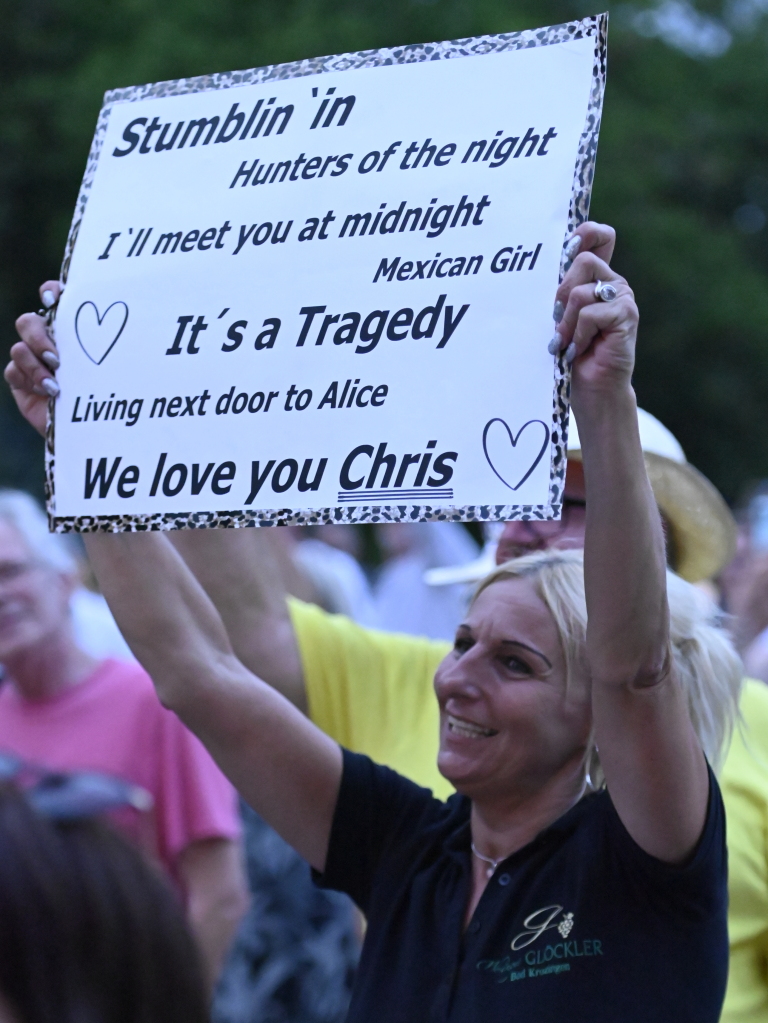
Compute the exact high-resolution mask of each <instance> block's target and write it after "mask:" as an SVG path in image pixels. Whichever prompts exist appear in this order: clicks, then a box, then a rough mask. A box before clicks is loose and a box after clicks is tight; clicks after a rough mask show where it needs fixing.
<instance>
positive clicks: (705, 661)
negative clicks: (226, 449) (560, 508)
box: [6, 225, 740, 1023]
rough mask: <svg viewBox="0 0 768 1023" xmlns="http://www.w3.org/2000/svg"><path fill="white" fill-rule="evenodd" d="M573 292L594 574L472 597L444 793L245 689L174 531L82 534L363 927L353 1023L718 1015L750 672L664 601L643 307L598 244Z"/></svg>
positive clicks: (493, 587)
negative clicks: (643, 396)
mask: <svg viewBox="0 0 768 1023" xmlns="http://www.w3.org/2000/svg"><path fill="white" fill-rule="evenodd" d="M592 230H593V226H592V225H584V226H583V227H582V228H581V229H580V231H581V233H582V236H585V235H588V234H589V232H590V231H592ZM600 282H602V285H601V284H600ZM605 282H610V284H611V285H612V287H611V288H610V289H607V288H605V286H604V285H605ZM556 297H557V300H558V302H561V303H562V304H563V307H564V310H565V312H564V316H563V318H562V321H561V322H560V325H559V327H558V331H557V333H556V336H555V339H554V343H553V346H552V347H553V348H560V349H561V350H563V351H564V352H565V353H566V358H567V359H568V361H570V362H572V364H573V389H572V395H573V405H574V410H575V414H576V417H577V420H578V424H579V432H580V436H581V442H582V456H583V464H584V471H585V478H586V485H587V489H588V493H589V503H588V506H587V513H586V514H587V523H586V542H585V552H584V556H583V570H582V563H581V561H580V558H579V555H577V554H574V553H570V554H567V553H566V554H564V553H557V552H552V553H545V554H540V555H535V556H530V557H528V558H525V559H521V560H520V561H518V562H515V563H511V564H509V565H507V566H504V567H503V568H502V569H501V570H500V571H499V572H497V573H495V574H494V575H493V576H491V577H490V578H489V579H488V580H487V581H486V583H485V585H483V586H482V587H481V589H480V591H479V593H478V595H477V597H476V599H475V601H474V603H473V604H472V607H471V608H470V610H469V613H468V615H467V618H466V621H465V623H464V624H462V626H461V627H460V628H459V630H458V635H457V637H456V643H455V647H454V649H453V651H452V652H451V653H449V654H448V656H447V657H446V658H445V660H444V661H443V662H442V664H441V665H440V667H439V668H438V671H437V674H436V676H435V692H436V697H437V700H438V704H439V707H440V752H439V767H440V771H441V772H442V774H443V775H444V776H445V777H446V778H447V779H448V780H449V781H450V782H451V783H452V784H453V785H454V786H455V787H456V789H457V795H455V796H453V797H451V798H450V799H449V800H448V802H447V803H443V802H441V801H439V800H436V799H434V798H433V797H432V795H431V793H430V792H428V791H427V790H424V789H421V788H419V787H418V786H416V785H414V784H413V783H412V782H409V781H407V780H406V779H404V778H402V777H401V776H399V775H397V774H396V773H394V772H392V771H390V770H388V769H387V768H384V767H379V766H377V765H376V764H374V763H373V762H372V761H370V760H369V759H368V758H366V757H363V756H360V755H356V754H354V753H350V752H348V751H344V750H342V749H340V748H339V746H338V745H337V744H335V743H334V742H333V741H332V740H331V739H330V738H328V737H327V736H326V735H324V734H323V733H322V732H320V731H319V730H318V729H317V728H316V727H315V726H314V725H313V724H312V723H311V722H309V721H308V720H307V719H306V718H305V717H304V716H303V715H302V714H300V713H299V712H298V711H297V710H296V709H295V708H294V707H292V706H291V705H290V704H289V703H288V702H287V701H286V700H285V699H283V697H281V696H280V695H279V694H277V693H276V692H275V691H274V690H272V689H270V688H269V686H267V685H266V684H264V683H263V682H261V681H260V680H259V679H257V678H256V677H254V676H253V675H252V674H250V673H249V672H248V671H247V670H246V669H245V668H244V667H243V665H242V664H241V663H240V662H239V661H238V660H237V659H236V658H235V656H234V654H233V653H232V650H231V647H230V645H229V641H228V639H227V635H226V632H225V630H224V627H223V625H222V623H221V620H220V618H219V616H218V614H217V613H216V611H215V610H214V608H213V605H212V604H211V603H210V602H209V600H208V598H207V597H206V596H205V594H204V593H203V591H202V589H201V588H200V586H199V585H198V583H197V582H196V580H195V578H194V577H193V576H192V575H191V573H190V572H189V570H188V569H187V567H186V565H185V564H184V562H183V561H182V559H181V558H180V556H179V555H178V554H177V553H176V551H175V550H174V549H173V548H172V546H171V545H170V543H169V542H168V541H167V539H166V538H165V537H163V536H162V535H160V534H151V535H147V534H141V535H120V536H91V537H88V538H87V540H88V548H89V554H90V556H91V558H92V561H93V564H94V567H95V570H96V573H97V575H98V577H99V580H100V583H101V585H102V588H103V590H104V593H105V595H106V596H107V599H108V600H109V602H110V605H111V607H112V610H113V613H114V614H115V617H116V619H117V621H118V623H119V625H120V627H121V630H122V631H123V634H124V635H125V637H126V639H127V640H128V642H129V644H130V645H131V647H132V649H133V651H134V653H135V654H136V656H137V657H138V659H139V660H140V661H141V662H142V663H143V664H144V666H145V667H146V668H147V670H148V671H149V673H150V674H151V675H152V677H153V679H154V680H155V683H156V685H157V688H158V692H159V694H160V697H161V699H162V700H163V702H164V703H165V704H166V705H168V706H170V707H172V708H173V709H174V710H175V711H176V712H177V713H178V714H179V716H180V717H181V718H182V720H184V722H185V723H186V724H187V725H188V726H189V727H190V728H192V729H193V730H194V731H195V732H197V734H198V735H199V736H200V738H201V739H202V740H203V742H205V743H206V745H207V746H208V748H209V750H210V751H211V753H212V754H213V756H214V757H215V758H216V759H217V761H218V763H219V764H220V765H221V767H222V768H223V770H224V771H225V772H226V773H227V774H228V775H229V777H230V778H231V780H232V781H233V782H234V783H235V784H236V785H237V786H238V788H239V789H240V791H241V792H242V793H243V795H244V796H245V798H246V799H247V800H248V801H249V802H250V803H251V804H252V805H253V806H254V807H255V809H256V810H257V811H258V812H259V813H260V814H262V816H263V817H264V818H265V819H266V820H267V821H269V822H270V823H271V824H272V825H273V826H274V827H275V828H276V829H277V830H278V831H279V832H280V833H281V834H282V835H283V836H284V837H285V838H286V839H287V840H288V841H289V842H290V843H291V844H292V845H294V847H295V848H296V849H297V850H298V851H299V852H300V853H301V854H302V855H303V856H304V857H305V858H306V859H307V861H308V862H309V863H310V864H311V865H312V866H313V867H314V868H315V870H316V871H317V872H318V875H319V881H320V883H321V884H324V885H327V886H329V887H334V888H338V889H340V890H343V891H346V892H348V893H349V894H351V895H352V896H353V898H354V899H355V900H356V901H357V903H358V905H359V906H360V907H361V909H362V910H363V911H364V912H365V914H366V916H367V918H368V930H367V934H366V940H365V946H364V949H363V955H362V960H361V964H360V969H359V973H358V977H357V981H356V986H355V990H354V994H353V1000H352V1006H351V1009H350V1014H349V1020H350V1021H354V1023H379V1021H380V1023H385V1021H386V1023H396V1021H402V1023H413V1021H416V1020H434V1021H449V1020H450V1021H453V1020H455V1021H461V1023H475V1021H477V1023H481V1021H482V1023H495V1021H501V1020H503V1021H505V1023H509V1021H519V1023H532V1021H535V1023H549V1021H552V1023H554V1021H558V1023H559V1021H561V1020H572V1021H584V1023H587V1021H589V1023H616V1021H619V1020H620V1021H621V1023H635V1021H636V1023H649V1021H651V1020H665V1021H666V1020H675V1023H687V1021H690V1023H715V1021H716V1020H717V1019H718V1017H719V1013H720V1006H721V1003H722V997H723V993H724V990H725V980H726V972H727V955H728V949H727V934H726V855H725V825H724V815H723V808H722V802H721V799H720V794H719V790H718V787H717V782H716V781H715V779H714V775H713V774H712V772H711V770H710V769H709V768H708V765H707V757H708V758H709V759H710V761H712V762H716V761H717V758H718V756H719V752H720V747H721V745H722V740H723V737H724V736H725V734H726V733H727V732H728V728H729V721H730V719H731V717H732V715H733V711H734V707H735V702H736V698H737V695H738V687H739V677H740V671H739V664H738V661H737V659H736V657H735V655H734V654H733V652H732V650H731V649H730V647H729V646H728V644H727V641H726V640H725V638H724V637H723V635H722V634H721V633H720V632H719V631H718V629H717V628H716V627H715V626H714V625H713V624H711V622H710V621H709V620H708V613H707V611H706V609H703V608H702V607H701V605H700V604H699V603H698V600H699V598H698V597H697V595H696V594H694V593H693V592H692V591H690V590H689V589H688V588H687V587H686V586H685V584H683V583H681V582H680V581H678V580H674V582H673V583H672V584H671V585H670V589H669V597H668V593H667V585H668V584H667V574H666V569H665V555H664V540H663V535H662V529H661V525H660V520H659V516H658V512H657V509H656V505H655V502H654V499H653V495H652V492H651V489H650V486H649V483H648V479H647V476H646V473H645V467H644V463H643V456H642V451H641V448H640V442H639V437H638V430H637V410H636V403H635V397H634V393H633V391H632V387H631V375H632V369H633V365H634V351H635V339H636V331H637V309H636V306H635V303H634V299H633V296H632V292H631V291H630V289H629V287H628V285H627V284H626V282H625V281H624V280H623V279H622V278H620V277H618V276H617V275H616V274H615V273H614V272H613V271H612V270H611V269H610V267H609V266H608V265H607V264H606V263H605V262H604V261H603V260H602V259H600V257H599V255H598V254H596V253H594V252H584V253H583V254H582V255H579V256H577V258H576V259H575V261H574V263H573V266H572V267H571V269H570V270H569V272H568V274H567V276H566V278H565V279H564V281H563V283H562V285H561V286H560V288H559V290H558V294H557V296H556ZM33 328H34V329H33ZM19 329H20V332H21V334H22V338H23V340H22V342H21V343H20V345H19V346H16V348H15V349H14V350H13V357H14V363H13V366H12V367H11V368H10V369H9V370H8V371H7V373H6V375H7V377H8V379H9V382H10V383H11V385H12V387H13V388H14V390H15V391H16V392H17V398H18V400H19V404H20V407H22V409H24V410H25V411H26V413H27V415H28V417H29V418H30V419H31V420H33V419H34V418H35V416H37V418H39V408H40V405H39V404H36V402H37V401H38V399H37V398H36V395H37V393H38V390H40V389H42V390H45V389H44V388H41V385H40V380H41V379H42V374H43V373H44V372H45V371H44V368H43V367H44V363H43V362H42V361H41V356H42V354H43V351H44V350H45V343H43V344H41V342H40V335H39V324H38V325H37V326H35V324H34V321H33V320H31V319H30V320H29V321H26V322H25V323H21V324H20V327H19ZM36 389H37V390H36ZM670 600H671V603H672V607H673V610H672V615H671V618H670ZM402 727H403V729H407V728H408V727H409V722H408V720H406V719H404V720H403V722H402ZM602 778H604V779H605V786H603V785H602V783H601V779H602Z"/></svg>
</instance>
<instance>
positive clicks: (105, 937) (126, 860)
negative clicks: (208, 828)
mask: <svg viewBox="0 0 768 1023" xmlns="http://www.w3.org/2000/svg"><path fill="white" fill-rule="evenodd" d="M0 996H2V997H3V998H4V999H5V1000H6V1001H7V1003H8V1005H9V1007H10V1008H11V1010H12V1011H13V1012H14V1013H16V1014H17V1015H18V1017H19V1021H20V1023H205V1021H206V1020H207V1018H208V1016H207V1006H206V995H205V988H204V982H203V978H202V970H201V965H200V961H199V954H198V951H197V948H196V946H195V944H194V941H193V939H192V937H191V935H190V933H189V931H188V929H187V926H186V923H185V920H184V915H183V912H182V909H181V906H180V904H179V901H178V899H177V898H176V896H175V894H174V893H173V892H172V891H171V889H170V888H169V886H168V884H167V883H166V882H165V880H164V879H163V877H162V876H161V875H160V873H159V871H157V872H156V871H154V870H153V869H152V867H151V866H150V865H149V864H148V863H147V862H146V861H145V860H144V858H143V857H142V855H141V854H140V853H139V852H138V851H137V850H135V849H134V848H133V847H131V846H130V845H128V844H127V843H126V842H125V841H124V840H123V839H122V838H121V837H120V836H119V835H117V834H116V833H115V832H114V831H113V830H112V828H111V827H109V825H107V824H106V823H104V822H103V821H99V820H94V819H85V820H83V819H80V820H69V821H56V822H54V821H52V820H49V819H46V818H45V817H43V816H42V815H39V814H38V813H36V812H35V811H34V810H33V809H32V808H31V806H30V805H29V803H28V802H27V800H26V799H25V797H24V796H23V795H22V794H21V793H20V792H18V791H17V790H16V789H15V788H14V787H12V786H10V785H8V784H3V785H0Z"/></svg>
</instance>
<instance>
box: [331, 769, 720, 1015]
mask: <svg viewBox="0 0 768 1023" xmlns="http://www.w3.org/2000/svg"><path fill="white" fill-rule="evenodd" d="M469 817H470V801H469V800H468V799H466V798H465V797H463V796H460V795H455V796H452V797H451V798H450V799H449V800H448V802H447V803H443V802H441V801H440V800H438V799H435V798H434V797H433V796H432V793H431V792H429V791H428V790H427V789H422V788H420V787H419V786H418V785H415V784H414V783H413V782H411V781H408V780H407V779H406V778H403V777H402V776H400V775H398V774H396V773H395V772H394V771H391V770H389V769H388V768H386V767H381V766H379V765H377V764H374V763H373V762H372V761H371V760H369V759H368V758H367V757H364V756H360V755H359V754H355V753H349V752H348V751H344V773H343V778H342V783H341V790H340V793H339V799H338V803H337V806H336V812H335V815H334V821H333V827H332V831H331V839H330V847H329V851H328V860H327V863H326V869H325V873H324V874H323V875H322V877H316V880H317V881H318V883H319V884H321V885H322V886H324V887H327V888H335V889H337V890H339V891H343V892H347V894H349V895H351V896H352V898H353V899H354V900H355V902H356V903H357V905H358V906H359V907H360V909H361V910H362V911H363V913H364V914H365V915H366V917H367V920H368V929H367V933H366V937H365V944H364V946H363V952H362V957H361V960H360V966H359V969H358V974H357V978H356V981H355V987H354V990H353V994H352V1004H351V1007H350V1011H349V1015H348V1017H347V1023H444V1021H445V1023H496V1021H502V1020H503V1021H504V1023H656V1021H658V1023H717V1020H718V1019H719V1017H720V1008H721V1005H722V1001H723V997H724V994H725V984H726V977H727V972H728V936H727V929H726V909H727V894H726V880H727V876H726V875H727V859H726V849H725V812H724V809H723V804H722V800H721V798H720V791H719V789H718V786H717V782H716V781H715V778H714V776H713V775H712V774H711V772H710V798H709V807H708V811H707V820H706V824H705V827H704V831H703V834H702V836H701V839H700V841H699V843H698V846H697V848H696V850H695V851H694V853H693V854H692V856H691V857H690V858H689V860H688V861H687V862H686V863H685V864H683V865H681V866H673V865H670V864H667V863H663V862H662V861H660V860H657V859H655V858H654V857H652V856H649V855H648V854H647V853H646V852H644V851H643V850H642V849H641V848H640V847H639V846H638V845H637V844H636V843H635V842H634V841H633V839H632V838H631V837H630V836H629V834H628V833H627V831H626V829H625V828H624V825H623V824H622V823H621V820H620V819H619V816H618V814H617V813H616V811H615V809H614V807H613V804H612V802H611V798H610V796H609V794H608V792H607V791H606V790H603V791H601V792H597V793H593V794H591V795H588V796H584V797H583V798H582V799H581V800H580V801H579V802H578V803H577V804H576V805H575V806H574V807H572V808H571V809H570V810H569V811H568V812H567V813H565V814H564V815H563V816H562V817H560V818H559V819H558V820H557V821H555V822H554V824H552V825H551V826H550V827H548V828H546V829H545V830H544V831H542V832H541V833H540V834H539V835H538V836H537V837H536V838H535V839H534V840H533V841H532V842H530V843H529V844H528V845H526V846H525V847H524V848H522V849H520V850H518V851H517V852H516V853H514V854H513V855H512V856H510V857H509V858H508V859H506V860H504V861H503V862H502V863H501V864H500V865H499V867H498V868H497V870H496V872H495V874H494V875H493V877H492V878H491V880H490V881H489V883H488V886H487V888H486V889H485V891H484V893H483V896H482V898H481V899H480V902H479V904H478V906H477V909H476V910H475V913H474V916H473V917H472V920H471V921H470V923H469V926H468V927H467V929H466V930H463V918H464V913H465V909H466V906H467V902H468V899H469V892H470V882H471V851H470V841H471V838H470V827H469Z"/></svg>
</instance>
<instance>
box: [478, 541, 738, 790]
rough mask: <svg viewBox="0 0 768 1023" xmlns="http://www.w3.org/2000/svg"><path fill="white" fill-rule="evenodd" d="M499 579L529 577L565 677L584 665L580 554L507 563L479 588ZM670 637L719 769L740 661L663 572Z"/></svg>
mask: <svg viewBox="0 0 768 1023" xmlns="http://www.w3.org/2000/svg"><path fill="white" fill-rule="evenodd" d="M504 579H530V580H531V582H532V584H533V587H534V590H535V591H536V593H537V595H538V596H539V597H540V598H541V600H542V601H543V602H544V603H545V604H546V606H547V607H548V608H549V611H550V613H551V614H552V617H553V619H554V621H555V625H556V627H557V631H558V633H559V636H560V642H561V644H562V647H563V652H564V654H565V663H566V671H567V676H568V679H569V680H570V678H571V677H572V675H573V672H574V669H575V667H576V665H577V664H578V663H581V664H583V663H584V644H585V641H586V635H587V603H586V598H585V595H584V552H583V551H581V550H564V551H557V550H549V551H541V552H536V553H534V554H527V555H525V556H524V557H522V558H516V559H515V560H514V561H507V562H506V563H505V564H503V565H499V567H498V568H496V569H494V571H493V572H490V573H489V574H488V575H487V576H486V577H485V578H484V579H483V580H481V582H480V583H479V584H478V586H477V589H476V590H475V593H474V596H473V598H472V600H473V602H474V601H475V600H476V599H477V597H478V596H479V595H480V593H482V592H483V590H485V589H487V588H488V587H489V586H491V585H493V583H497V582H501V581H503V580H504ZM667 597H668V601H669V616H670V640H671V644H672V656H673V658H674V661H675V666H676V668H677V672H678V676H679V678H680V682H681V684H682V686H683V689H684V691H685V694H686V697H687V700H688V710H689V713H690V715H691V721H692V723H693V728H694V731H695V732H696V735H697V736H698V739H699V742H700V743H701V747H702V749H703V750H704V754H705V756H706V757H707V760H708V761H709V763H710V764H711V765H712V767H713V769H714V770H716V771H717V770H718V769H719V767H720V765H721V763H722V760H723V757H724V754H725V751H726V749H727V746H728V743H729V741H730V738H731V733H732V731H733V725H734V722H735V721H736V719H737V717H738V703H739V694H740V692H741V682H742V675H743V669H742V663H741V660H740V658H739V656H738V654H737V653H736V650H735V648H734V646H733V643H732V642H731V639H730V637H729V635H728V633H727V632H726V630H725V629H724V628H723V627H722V625H721V624H720V611H719V609H718V608H717V607H716V605H715V604H713V603H712V601H711V600H710V599H709V598H708V597H707V596H706V595H705V594H704V593H703V591H701V590H699V589H697V588H696V587H695V586H692V585H691V584H690V583H687V582H685V580H683V579H681V578H680V577H679V576H677V575H675V574H674V572H670V571H668V572H667ZM586 766H587V774H588V777H589V778H590V780H591V782H592V784H593V785H594V786H599V785H601V784H602V781H603V777H602V771H601V769H600V766H599V759H598V757H597V754H596V751H593V752H592V753H591V754H590V755H589V757H588V760H587V765H586Z"/></svg>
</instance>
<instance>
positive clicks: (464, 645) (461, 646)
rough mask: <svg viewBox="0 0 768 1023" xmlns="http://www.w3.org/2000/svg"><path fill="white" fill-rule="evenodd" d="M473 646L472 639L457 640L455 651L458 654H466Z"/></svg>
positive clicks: (454, 645)
mask: <svg viewBox="0 0 768 1023" xmlns="http://www.w3.org/2000/svg"><path fill="white" fill-rule="evenodd" d="M471 646H472V640H471V639H457V640H456V641H455V642H454V644H453V649H454V651H455V652H456V653H457V654H465V653H466V652H467V650H469V648H470V647H471Z"/></svg>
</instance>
